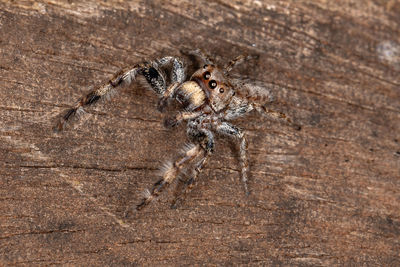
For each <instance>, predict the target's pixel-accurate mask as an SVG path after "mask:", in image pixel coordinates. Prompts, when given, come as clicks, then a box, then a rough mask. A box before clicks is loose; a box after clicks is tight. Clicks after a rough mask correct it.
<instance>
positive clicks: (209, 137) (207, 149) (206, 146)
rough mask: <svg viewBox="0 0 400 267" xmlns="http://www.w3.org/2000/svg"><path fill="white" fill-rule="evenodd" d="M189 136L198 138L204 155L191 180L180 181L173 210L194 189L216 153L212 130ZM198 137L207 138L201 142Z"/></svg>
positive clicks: (172, 205)
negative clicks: (208, 162)
mask: <svg viewBox="0 0 400 267" xmlns="http://www.w3.org/2000/svg"><path fill="white" fill-rule="evenodd" d="M189 135H191V136H192V138H195V139H196V138H197V141H198V142H200V143H202V148H203V155H202V158H201V159H200V160H199V161H198V162H197V163H196V165H195V166H194V168H193V170H192V174H191V175H192V176H191V177H189V179H187V180H186V181H182V180H179V183H178V185H177V187H176V190H175V198H174V200H173V201H172V203H171V208H176V207H177V203H178V202H182V201H183V200H184V198H185V197H186V196H187V194H188V193H189V192H190V191H191V190H192V189H193V187H194V185H195V184H196V182H197V178H198V176H199V174H200V173H201V171H202V170H203V167H204V166H205V164H206V162H207V160H208V158H209V157H210V156H211V154H212V153H213V151H214V135H213V134H212V132H211V131H210V130H208V129H205V128H200V130H199V131H198V132H197V131H196V130H194V131H193V132H191V131H189ZM198 136H204V137H205V138H204V139H203V140H201V139H200V138H199V137H198Z"/></svg>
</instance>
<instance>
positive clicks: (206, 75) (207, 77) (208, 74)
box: [203, 71, 211, 80]
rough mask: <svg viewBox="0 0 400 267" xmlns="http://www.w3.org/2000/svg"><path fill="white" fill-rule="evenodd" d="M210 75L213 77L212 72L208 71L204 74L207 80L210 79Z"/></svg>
mask: <svg viewBox="0 0 400 267" xmlns="http://www.w3.org/2000/svg"><path fill="white" fill-rule="evenodd" d="M210 77H211V74H210V72H208V71H206V72H204V74H203V78H204V79H205V80H208V79H210Z"/></svg>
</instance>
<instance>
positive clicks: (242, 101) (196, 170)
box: [55, 50, 292, 210]
mask: <svg viewBox="0 0 400 267" xmlns="http://www.w3.org/2000/svg"><path fill="white" fill-rule="evenodd" d="M187 54H189V55H192V56H196V57H199V58H200V59H201V60H202V61H203V64H204V65H203V66H202V67H201V68H200V69H198V70H197V71H195V72H194V73H193V75H192V76H191V77H190V79H189V80H187V79H186V70H185V66H184V64H183V61H182V60H181V59H179V58H177V57H172V56H166V57H163V58H160V59H156V60H153V61H148V62H143V63H140V64H137V65H135V66H133V67H132V68H129V69H126V70H122V71H120V72H119V73H117V74H116V75H115V76H114V77H113V78H112V79H111V80H109V81H108V82H107V83H105V84H103V85H102V86H100V87H98V88H97V89H94V90H92V91H91V92H89V93H88V94H87V95H86V96H84V97H82V98H81V99H80V100H79V101H78V102H77V104H76V105H75V106H74V107H73V108H71V109H69V110H68V111H67V112H66V113H65V115H64V116H63V117H62V118H61V119H60V121H59V122H58V124H57V126H56V128H55V129H56V130H58V131H60V130H63V129H64V128H65V125H66V124H67V122H69V121H70V120H71V118H73V117H74V116H78V117H79V115H80V114H81V113H83V112H84V107H86V106H89V105H92V104H94V103H95V102H98V101H99V100H101V99H104V98H108V97H109V96H110V95H111V94H112V92H113V91H114V90H116V89H117V88H119V87H121V86H123V85H128V84H130V83H131V82H132V81H134V80H135V78H136V76H137V75H139V74H140V75H143V76H144V78H145V80H146V81H147V83H148V85H149V86H150V88H151V89H152V90H153V91H154V92H155V93H156V94H157V95H159V97H160V98H159V102H158V110H159V111H161V112H162V111H164V109H165V107H166V106H167V105H168V103H169V101H170V100H172V99H175V100H176V101H177V102H178V103H179V106H180V107H181V108H182V110H181V112H179V113H177V114H176V115H174V116H169V117H166V119H165V120H164V125H165V126H166V127H167V128H172V127H175V126H177V125H178V124H180V123H182V122H184V121H185V122H186V125H187V128H186V133H187V136H188V138H189V140H190V143H189V144H187V145H185V146H184V149H183V151H182V155H180V157H178V158H177V159H176V160H175V161H173V162H169V163H167V164H165V165H164V167H163V169H162V175H161V179H159V180H158V181H157V182H156V183H155V184H154V185H153V187H152V188H151V190H146V191H145V193H144V196H143V199H142V200H141V202H140V203H139V204H138V205H137V206H136V209H137V210H141V209H142V208H144V207H145V206H147V205H148V204H149V203H150V202H151V201H152V200H154V199H155V198H157V196H158V195H159V194H160V193H161V192H162V191H163V190H164V189H165V188H166V187H168V185H170V184H171V183H172V182H173V181H174V180H176V179H177V177H180V176H182V175H183V174H185V170H189V171H190V175H185V176H187V177H189V178H187V177H186V179H181V178H179V179H177V180H178V184H177V186H176V192H175V198H174V200H173V202H172V205H171V207H172V208H176V205H177V203H178V201H181V200H182V199H183V196H185V195H187V194H188V193H189V192H190V190H191V189H192V188H193V186H194V184H195V183H196V181H197V179H198V176H199V174H200V172H201V171H202V169H203V168H204V166H205V164H206V162H207V160H208V159H209V157H210V156H211V154H212V153H213V151H214V135H215V133H218V134H220V135H222V136H227V137H230V138H233V139H236V140H238V141H239V143H240V146H239V154H240V165H241V171H240V176H241V180H242V182H243V187H244V191H245V193H246V195H248V194H249V188H248V170H249V164H248V159H247V146H248V144H247V140H246V134H245V132H244V131H243V130H241V129H240V128H238V127H236V126H235V125H233V124H231V123H230V122H229V121H232V120H233V119H236V118H238V117H241V116H243V115H245V114H247V113H249V112H250V111H252V110H256V111H258V112H261V113H264V114H268V115H271V116H273V117H275V118H280V119H284V120H286V121H287V122H288V123H290V124H291V123H292V122H291V120H290V119H289V118H287V117H286V115H285V114H283V113H280V112H277V111H273V110H270V109H268V108H267V107H266V106H267V104H268V103H270V102H271V101H272V100H273V99H272V95H271V93H270V91H269V90H268V89H267V88H265V87H262V86H260V85H258V84H256V83H254V82H250V81H248V80H242V79H236V78H233V77H231V75H230V74H229V72H230V71H231V70H232V68H233V67H234V66H235V65H237V64H239V63H241V62H244V61H246V60H249V59H254V58H257V56H246V55H241V56H238V57H236V58H235V59H233V60H232V61H230V62H229V63H228V64H226V65H225V66H224V67H222V68H221V67H218V66H217V65H216V64H215V63H214V60H213V59H212V58H210V57H209V56H208V55H206V54H205V53H204V52H202V51H201V50H195V51H189V52H187ZM167 71H168V72H167ZM167 73H168V74H169V76H170V78H169V79H167V78H168V75H167ZM187 165H191V166H187ZM186 174H187V172H186Z"/></svg>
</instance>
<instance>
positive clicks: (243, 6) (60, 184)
mask: <svg viewBox="0 0 400 267" xmlns="http://www.w3.org/2000/svg"><path fill="white" fill-rule="evenodd" d="M184 46H185V47H193V48H202V49H204V50H206V51H208V52H209V53H211V54H213V55H217V56H218V57H217V58H218V60H220V61H221V62H224V61H227V60H229V59H231V58H233V57H234V56H236V55H239V54H242V53H253V54H254V53H257V54H259V55H260V59H259V60H258V61H256V62H249V63H248V64H245V65H243V66H241V67H239V68H238V69H237V73H241V74H243V75H244V76H246V77H249V78H251V79H254V80H258V81H262V82H264V83H265V85H266V86H268V87H271V88H272V90H273V91H274V93H275V95H276V97H277V99H278V102H279V103H280V104H279V105H276V107H277V108H278V109H279V110H281V111H284V112H286V113H287V114H288V115H289V116H291V117H292V118H293V119H294V120H295V121H296V122H297V123H299V124H301V125H302V126H303V127H302V130H301V131H295V130H293V129H292V128H290V127H288V126H286V125H285V124H284V123H279V122H276V121H271V120H269V119H267V118H265V117H259V116H257V115H255V114H253V115H251V116H249V117H247V119H241V120H238V121H237V125H239V126H240V127H242V128H245V129H247V130H248V135H249V143H250V145H249V155H250V162H251V165H250V168H251V170H250V175H251V181H250V188H251V189H252V194H251V195H250V196H249V197H245V195H244V193H243V189H242V185H241V183H240V181H239V173H238V170H239V167H238V157H237V155H238V151H237V149H236V148H235V147H236V146H235V144H234V143H233V142H230V141H227V140H218V142H217V147H216V153H215V154H214V155H213V157H212V159H211V161H210V163H209V164H208V165H207V168H206V169H205V171H204V172H203V173H202V174H201V179H200V182H199V184H198V185H197V186H196V187H195V189H194V190H193V191H192V192H191V193H190V194H189V196H188V197H187V199H186V201H185V202H184V203H183V205H181V206H180V207H179V208H178V209H177V210H172V209H170V208H169V201H171V199H172V197H171V196H172V189H173V187H171V190H169V191H167V192H165V193H164V194H163V195H162V197H161V198H160V199H159V201H156V202H154V203H153V204H151V205H150V206H149V207H148V208H147V209H145V210H144V211H143V212H140V213H131V214H130V215H129V216H128V217H127V218H124V212H125V209H126V208H127V207H133V205H134V204H136V203H138V200H139V199H140V194H141V192H142V191H143V190H144V189H145V188H149V187H150V186H151V185H152V184H153V183H154V182H155V181H156V180H157V179H158V177H157V175H156V173H157V169H158V168H159V166H160V165H161V164H162V162H163V161H165V160H167V159H170V158H174V157H175V156H176V155H177V152H178V150H179V149H180V148H181V146H182V145H183V144H184V143H185V141H186V138H185V133H184V127H183V126H181V127H179V128H177V129H174V130H167V129H165V128H163V125H162V121H163V115H162V114H160V113H158V112H157V111H156V109H155V106H156V103H157V98H156V97H155V95H153V94H152V92H150V91H145V90H142V89H141V88H140V87H138V86H135V85H134V86H130V87H128V88H124V89H123V90H122V91H121V92H120V93H119V94H118V95H116V96H115V97H114V98H113V101H110V102H108V103H104V104H100V105H97V106H95V107H93V108H91V109H89V110H88V112H89V115H88V116H86V117H85V118H83V119H82V120H81V121H80V122H79V123H77V124H75V125H73V127H71V128H69V129H68V130H67V131H65V132H64V133H61V134H54V133H53V132H52V130H51V128H52V126H54V123H55V120H56V118H57V116H58V114H60V113H61V112H64V111H65V110H66V109H67V108H68V107H70V106H71V105H73V104H74V103H75V101H76V100H77V99H78V98H79V97H81V96H82V95H83V94H84V93H85V92H87V91H88V90H89V89H90V88H91V87H93V86H95V85H98V84H100V83H101V82H103V81H106V80H108V79H109V78H110V77H111V76H112V74H113V73H115V72H117V71H118V70H120V69H121V68H123V67H126V66H130V65H133V64H134V63H137V62H141V61H143V60H144V59H145V58H154V57H156V56H160V55H167V54H169V55H170V54H171V55H179V49H180V48H182V47H184ZM0 49H1V50H0V51H1V52H0V114H1V119H0V168H1V169H0V265H8V266H13V265H17V266H21V265H27V266H31V265H51V264H71V265H80V266H87V265H97V266H104V265H118V266H122V265H127V266H129V265H153V266H155V265H158V264H164V265H193V264H202V263H205V264H207V265H208V264H210V265H227V266H229V265H239V264H249V265H262V266H264V265H286V266H289V265H290V266H293V265H295V266H332V265H345V266H350V265H351V266H355V265H363V266H400V258H399V253H400V2H399V1H396V0H389V1H383V0H369V1H344V0H343V1H324V0H318V1H249V0H243V1H239V0H237V1H228V0H222V1H189V0H182V1H169V2H168V3H166V2H164V1H160V0H159V1H158V0H154V1H132V2H124V1H117V0H112V1H89V2H85V3H83V2H82V3H77V2H75V1H36V2H33V1H19V0H18V1H4V0H3V1H1V2H0ZM187 60H190V59H187ZM189 62H190V61H189ZM73 128H75V129H73Z"/></svg>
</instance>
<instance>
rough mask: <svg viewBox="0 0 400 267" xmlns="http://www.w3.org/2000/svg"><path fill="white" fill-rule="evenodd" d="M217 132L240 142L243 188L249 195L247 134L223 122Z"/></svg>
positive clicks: (217, 126) (217, 127) (218, 126)
mask: <svg viewBox="0 0 400 267" xmlns="http://www.w3.org/2000/svg"><path fill="white" fill-rule="evenodd" d="M216 130H217V132H219V133H221V134H223V135H227V136H230V137H235V138H238V139H239V140H240V147H239V154H240V165H241V171H240V174H241V179H242V182H243V186H244V191H245V193H246V195H249V194H250V192H249V189H248V177H247V173H248V171H249V163H248V159H247V146H248V144H247V140H246V136H245V133H244V132H243V131H242V130H240V129H239V128H237V127H236V126H234V125H232V124H230V123H228V122H221V123H219V124H217V125H216Z"/></svg>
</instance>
